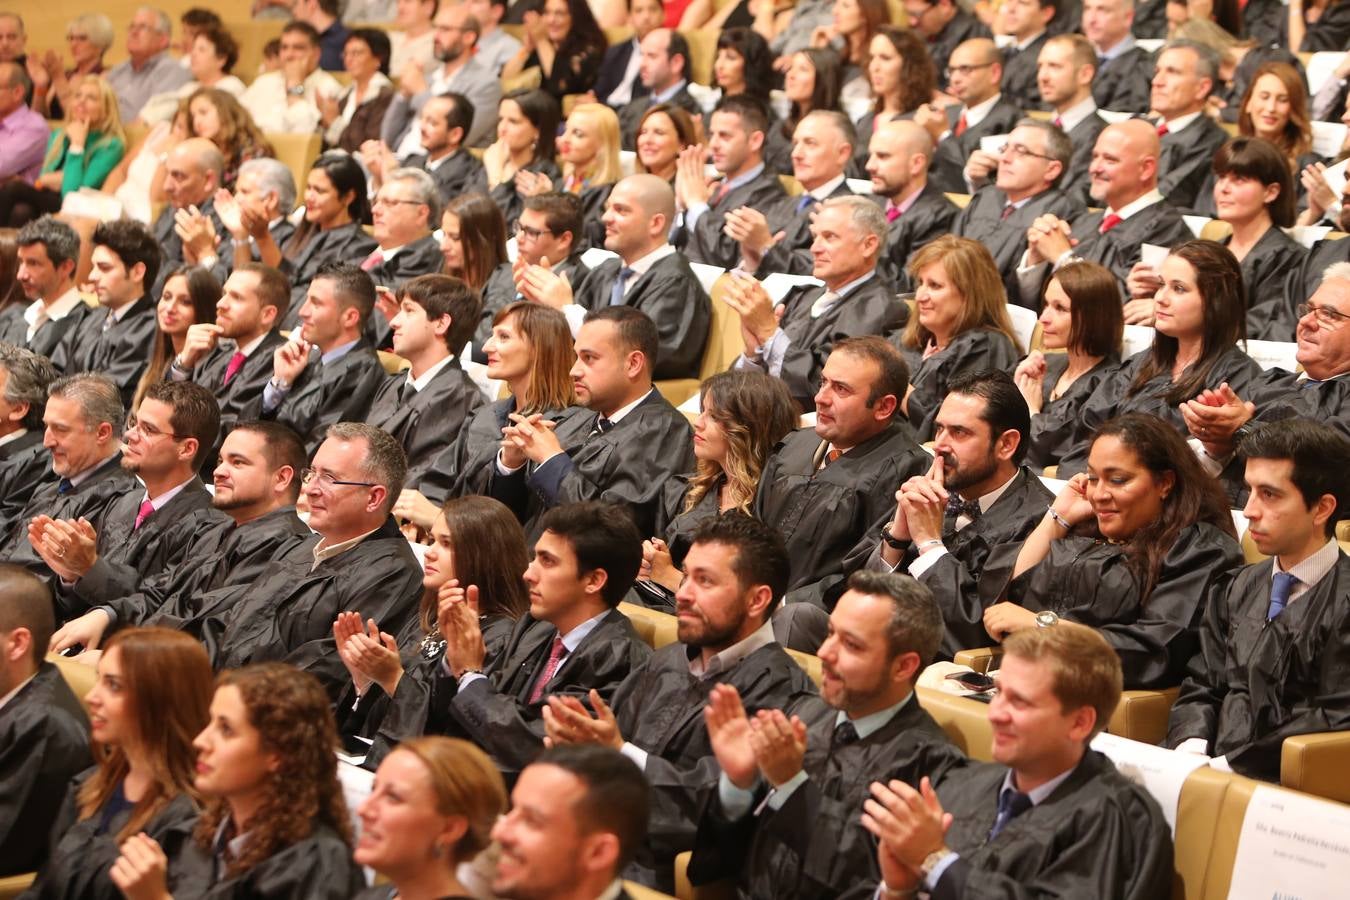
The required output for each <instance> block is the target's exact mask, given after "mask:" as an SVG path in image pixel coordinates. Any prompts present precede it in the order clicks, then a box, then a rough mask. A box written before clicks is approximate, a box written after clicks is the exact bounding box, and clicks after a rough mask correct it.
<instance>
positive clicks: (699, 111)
mask: <svg viewBox="0 0 1350 900" xmlns="http://www.w3.org/2000/svg"><path fill="white" fill-rule="evenodd" d="M619 71H620V72H622V71H623V70H622V69H620V70H619ZM596 96H597V97H603V96H604V95H603V94H596ZM600 102H602V103H603V102H604V101H603V100H601V101H600ZM661 102H662V103H669V104H671V105H672V106H676V107H678V108H680V109H682V110H684V111H685V112H687V113H689V115H690V117H691V118H693V120H694V121H696V122H697V121H698V120H699V118H700V117H701V116H702V115H703V107H702V106H699V103H698V101H697V100H695V99H694V98H693V95H691V94H690V93H689V87H688V85H685V86H684V87H682V88H680V89H679V90H678V91H676V92H675V94H674V96H672V97H671V98H670V99H669V100H662V101H661ZM656 105H657V104H656V101H655V100H653V99H652V96H651V94H650V93H649V92H648V91H647V90H645V89H644V90H643V92H642V94H641V95H640V96H634V98H633V99H632V100H630V101H628V102H627V103H625V104H624V105H623V106H622V107H620V109H619V110H618V113H619V140H620V141H621V142H622V144H623V149H625V150H636V149H637V147H636V144H637V133H638V126H640V125H641V124H642V117H643V116H644V115H645V114H646V112H647V110H649V109H651V108H652V107H653V106H656Z"/></svg>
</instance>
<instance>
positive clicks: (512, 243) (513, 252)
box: [436, 235, 520, 262]
mask: <svg viewBox="0 0 1350 900" xmlns="http://www.w3.org/2000/svg"><path fill="white" fill-rule="evenodd" d="M440 242H441V239H440V238H439V237H438V238H436V243H438V244H439V243H440ZM519 254H520V247H519V245H517V243H516V237H515V235H512V236H511V238H510V239H509V240H508V241H507V242H506V258H507V259H508V260H510V261H511V262H515V261H516V256H518V255H519Z"/></svg>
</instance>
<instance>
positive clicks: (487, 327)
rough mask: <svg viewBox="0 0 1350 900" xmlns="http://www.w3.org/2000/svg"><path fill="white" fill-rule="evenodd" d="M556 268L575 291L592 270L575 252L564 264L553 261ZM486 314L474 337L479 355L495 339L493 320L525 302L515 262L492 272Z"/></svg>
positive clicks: (485, 287) (486, 287) (485, 298)
mask: <svg viewBox="0 0 1350 900" xmlns="http://www.w3.org/2000/svg"><path fill="white" fill-rule="evenodd" d="M550 262H554V263H555V265H554V267H553V270H554V271H555V272H557V273H558V274H559V275H561V276H563V277H564V278H566V279H567V283H568V284H570V285H571V286H572V289H573V290H574V291H575V290H576V289H577V288H580V287H581V282H583V281H584V280H585V279H586V273H587V272H589V271H590V269H589V268H588V267H587V265H586V264H585V263H584V262H582V261H581V254H580V253H573V254H572V255H571V256H569V257H567V259H565V260H563V261H562V263H557V262H556V260H550ZM482 294H483V315H482V317H481V318H480V319H479V320H478V328H477V330H475V331H474V334H473V343H474V348H475V356H477V354H478V353H479V352H480V351H481V348H482V346H483V345H484V344H485V343H487V339H488V338H490V337H492V320H493V319H495V318H496V317H497V313H499V312H501V311H502V310H503V309H505V308H506V307H508V306H510V305H511V304H512V303H515V302H516V300H518V299H521V298H520V297H519V295H517V293H516V280H515V274H514V273H513V272H512V271H511V263H510V262H503V263H502V264H501V265H499V266H497V268H495V269H493V270H492V274H491V275H489V276H488V280H487V284H485V285H483V291H482ZM476 361H477V362H486V359H476Z"/></svg>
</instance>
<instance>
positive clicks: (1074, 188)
mask: <svg viewBox="0 0 1350 900" xmlns="http://www.w3.org/2000/svg"><path fill="white" fill-rule="evenodd" d="M1105 128H1106V120H1105V119H1103V118H1102V117H1101V116H1099V115H1097V114H1096V113H1095V112H1094V113H1093V114H1092V115H1090V116H1088V117H1087V118H1086V119H1084V120H1083V121H1081V122H1079V123H1078V124H1077V125H1074V126H1073V128H1071V129H1069V141H1070V142H1071V143H1072V144H1073V156H1071V157H1070V158H1069V169H1068V171H1067V172H1065V173H1064V175H1063V176H1062V177H1061V178H1060V181H1059V189H1060V190H1061V191H1063V192H1064V195H1065V196H1066V197H1069V198H1071V199H1072V200H1074V201H1075V202H1077V203H1081V204H1082V205H1083V206H1096V205H1097V201H1096V200H1093V199H1092V196H1091V195H1090V194H1089V193H1088V189H1089V188H1091V187H1092V177H1091V176H1090V175H1089V174H1088V169H1089V167H1090V166H1091V165H1092V150H1093V148H1095V147H1096V146H1097V137H1098V136H1099V135H1100V134H1101V133H1102V131H1103V130H1105Z"/></svg>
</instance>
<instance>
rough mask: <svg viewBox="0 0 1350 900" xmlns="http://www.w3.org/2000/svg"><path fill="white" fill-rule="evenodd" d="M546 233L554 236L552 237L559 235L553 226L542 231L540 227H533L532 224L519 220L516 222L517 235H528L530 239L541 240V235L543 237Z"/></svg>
mask: <svg viewBox="0 0 1350 900" xmlns="http://www.w3.org/2000/svg"><path fill="white" fill-rule="evenodd" d="M546 234H547V235H550V236H552V237H557V236H558V233H557V232H556V231H554V230H552V229H551V228H545V229H543V230H542V231H541V230H540V229H538V228H531V227H530V226H528V225H522V224H521V223H519V222H517V223H516V236H517V237H526V238H529V239H530V240H532V241H537V240H539V239H540V238H541V237H543V236H544V235H546Z"/></svg>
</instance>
